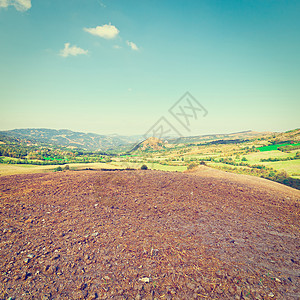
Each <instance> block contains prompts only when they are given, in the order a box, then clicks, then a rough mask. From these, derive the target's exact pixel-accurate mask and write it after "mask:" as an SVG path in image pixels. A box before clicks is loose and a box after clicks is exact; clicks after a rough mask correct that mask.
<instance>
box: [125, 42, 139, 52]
mask: <svg viewBox="0 0 300 300" xmlns="http://www.w3.org/2000/svg"><path fill="white" fill-rule="evenodd" d="M126 44H127V45H128V46H129V47H130V48H131V49H132V50H135V51H138V50H139V48H138V46H137V45H136V44H135V43H133V42H129V41H126Z"/></svg>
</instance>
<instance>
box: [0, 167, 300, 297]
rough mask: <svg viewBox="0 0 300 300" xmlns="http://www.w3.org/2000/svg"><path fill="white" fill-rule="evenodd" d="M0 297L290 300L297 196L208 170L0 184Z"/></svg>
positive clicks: (77, 174)
mask: <svg viewBox="0 0 300 300" xmlns="http://www.w3.org/2000/svg"><path fill="white" fill-rule="evenodd" d="M0 196H1V202H0V205H1V209H0V212H1V214H0V222H1V229H2V230H1V231H0V239H1V240H0V241H1V243H0V271H1V299H8V298H9V297H11V298H12V299H14V298H15V299H95V298H99V299H109V298H110V299H111V298H113V299H155V298H156V299H299V298H300V294H299V289H300V282H299V279H300V277H299V275H300V261H299V257H300V253H299V238H300V233H299V232H300V222H299V221H300V220H299V218H300V217H299V213H300V204H299V201H300V192H299V191H298V190H295V189H292V188H290V187H287V186H284V185H281V184H278V183H275V182H272V181H269V180H265V179H261V178H258V177H253V176H244V175H237V174H231V173H225V172H223V171H219V170H213V169H211V168H207V167H201V168H198V169H195V170H194V171H193V172H187V173H174V172H173V173H171V172H162V171H150V170H147V171H141V170H140V171H136V170H132V171H129V170H124V171H120V170H116V171H65V172H55V173H45V174H30V175H14V176H4V177H1V179H0Z"/></svg>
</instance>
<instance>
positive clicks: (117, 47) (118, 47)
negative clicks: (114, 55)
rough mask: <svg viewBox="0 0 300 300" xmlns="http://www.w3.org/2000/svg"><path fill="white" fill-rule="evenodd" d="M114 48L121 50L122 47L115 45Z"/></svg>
mask: <svg viewBox="0 0 300 300" xmlns="http://www.w3.org/2000/svg"><path fill="white" fill-rule="evenodd" d="M113 48H115V49H121V48H122V47H121V46H119V45H113Z"/></svg>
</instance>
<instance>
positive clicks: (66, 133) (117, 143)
mask: <svg viewBox="0 0 300 300" xmlns="http://www.w3.org/2000/svg"><path fill="white" fill-rule="evenodd" d="M0 141H2V142H8V141H14V142H16V141H18V142H23V143H27V144H36V143H38V144H46V145H56V146H62V147H69V148H80V149H85V150H91V151H98V150H99V151H103V150H108V149H113V148H116V147H121V146H123V145H127V144H128V143H134V142H136V141H138V136H135V137H126V136H118V135H111V136H110V135H99V134H95V133H83V132H75V131H71V130H67V129H61V130H55V129H46V128H28V129H14V130H8V131H0Z"/></svg>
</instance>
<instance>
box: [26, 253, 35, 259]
mask: <svg viewBox="0 0 300 300" xmlns="http://www.w3.org/2000/svg"><path fill="white" fill-rule="evenodd" d="M34 256H35V255H34V254H31V253H30V254H28V255H27V257H29V258H34Z"/></svg>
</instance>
